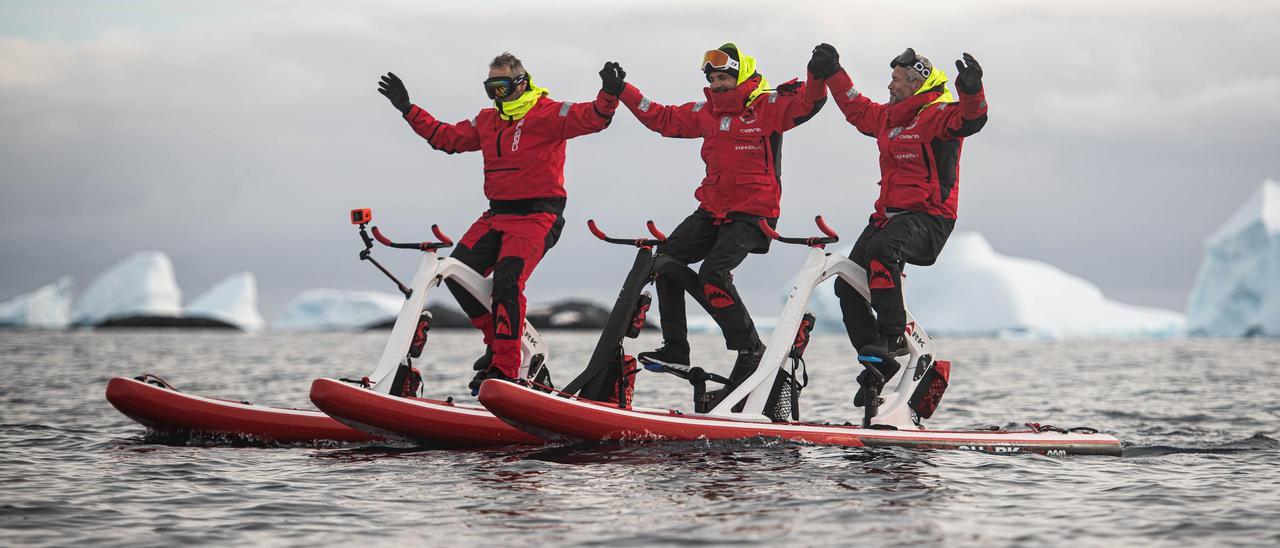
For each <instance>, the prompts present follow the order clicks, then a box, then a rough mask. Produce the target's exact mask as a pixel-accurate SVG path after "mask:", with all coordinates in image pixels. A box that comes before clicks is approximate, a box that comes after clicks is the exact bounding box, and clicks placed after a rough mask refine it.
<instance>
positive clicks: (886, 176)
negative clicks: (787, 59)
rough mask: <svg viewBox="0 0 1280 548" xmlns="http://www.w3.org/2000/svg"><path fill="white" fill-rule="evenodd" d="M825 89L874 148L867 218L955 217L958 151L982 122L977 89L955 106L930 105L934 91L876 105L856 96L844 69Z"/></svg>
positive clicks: (980, 95) (982, 107)
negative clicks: (875, 179)
mask: <svg viewBox="0 0 1280 548" xmlns="http://www.w3.org/2000/svg"><path fill="white" fill-rule="evenodd" d="M827 86H828V87H830V88H831V95H832V96H834V97H835V99H836V105H838V106H839V107H840V111H841V112H843V113H844V117H845V119H846V120H848V121H849V123H850V124H853V125H854V127H856V128H858V131H860V132H862V133H863V134H864V135H867V136H869V137H875V138H876V143H877V144H878V145H879V147H880V198H879V199H878V200H876V212H875V213H874V214H873V215H872V219H874V220H877V221H883V220H885V219H887V218H888V217H889V216H890V215H892V214H893V213H899V212H903V211H916V212H921V213H927V214H929V215H934V216H939V217H944V218H947V219H955V218H956V207H957V205H958V204H959V199H960V149H961V146H962V144H963V142H964V138H965V137H968V136H970V135H973V134H974V133H977V132H978V131H979V130H981V129H982V126H983V125H985V124H986V123H987V99H986V96H985V95H984V94H983V92H982V90H979V91H978V93H977V94H975V95H965V94H963V93H960V102H959V103H937V104H932V105H930V104H929V103H931V102H933V101H934V100H935V99H937V98H938V97H939V96H940V95H941V93H939V92H936V91H934V92H925V93H920V94H918V95H913V96H911V97H909V98H907V99H905V100H903V101H902V102H900V103H897V104H893V105H882V104H879V103H876V102H874V101H872V100H870V99H868V98H866V97H865V96H863V95H862V94H861V93H859V92H858V90H857V89H856V88H854V87H853V81H852V80H850V79H849V75H848V74H847V73H845V71H844V70H840V71H839V72H836V74H835V75H834V76H832V77H831V78H829V79H828V80H827ZM925 105H928V106H925ZM922 107H923V108H922Z"/></svg>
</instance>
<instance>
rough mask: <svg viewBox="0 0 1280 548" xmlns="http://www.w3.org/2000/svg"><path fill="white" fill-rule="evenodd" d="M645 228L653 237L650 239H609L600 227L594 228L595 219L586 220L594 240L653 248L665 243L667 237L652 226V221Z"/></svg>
mask: <svg viewBox="0 0 1280 548" xmlns="http://www.w3.org/2000/svg"><path fill="white" fill-rule="evenodd" d="M647 226H648V227H649V233H650V234H652V235H653V236H654V237H653V238H652V239H650V238H632V239H627V238H610V237H609V235H608V234H605V233H604V231H603V230H600V227H598V226H596V220H595V219H587V228H588V229H590V230H591V234H593V235H595V237H596V238H599V239H600V240H602V241H605V242H608V243H611V244H618V245H629V246H634V247H653V246H655V245H658V244H663V243H666V242H667V236H666V235H665V234H663V233H662V232H661V231H659V230H658V227H657V226H656V225H654V224H653V221H649V222H648V223H647Z"/></svg>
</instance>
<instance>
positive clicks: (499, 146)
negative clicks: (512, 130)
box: [493, 122, 511, 158]
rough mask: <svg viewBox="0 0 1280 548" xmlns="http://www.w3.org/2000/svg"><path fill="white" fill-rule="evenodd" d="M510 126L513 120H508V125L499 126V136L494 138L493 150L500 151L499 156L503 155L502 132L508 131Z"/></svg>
mask: <svg viewBox="0 0 1280 548" xmlns="http://www.w3.org/2000/svg"><path fill="white" fill-rule="evenodd" d="M508 127H511V122H507V126H506V127H500V128H498V136H497V137H496V138H494V142H493V150H494V152H497V153H498V157H499V158H501V157H502V132H504V131H506V130H507V128H508Z"/></svg>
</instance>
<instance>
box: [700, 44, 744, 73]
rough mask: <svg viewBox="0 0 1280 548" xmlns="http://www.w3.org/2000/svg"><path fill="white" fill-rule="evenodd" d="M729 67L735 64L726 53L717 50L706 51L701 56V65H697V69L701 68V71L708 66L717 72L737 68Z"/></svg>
mask: <svg viewBox="0 0 1280 548" xmlns="http://www.w3.org/2000/svg"><path fill="white" fill-rule="evenodd" d="M731 65H737V63H735V62H733V58H731V57H729V54H728V53H725V52H723V51H720V50H718V49H713V50H709V51H707V52H706V53H704V54H703V55H702V64H701V65H699V68H701V69H702V70H706V69H707V67H708V66H709V67H711V68H713V69H717V70H724V69H727V68H738V67H736V66H731Z"/></svg>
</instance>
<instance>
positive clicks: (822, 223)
mask: <svg viewBox="0 0 1280 548" xmlns="http://www.w3.org/2000/svg"><path fill="white" fill-rule="evenodd" d="M813 222H815V223H818V230H821V231H822V233H823V234H826V235H827V236H830V237H832V238H836V239H840V235H839V234H836V231H835V230H833V229H832V228H831V227H830V226H827V222H826V221H824V220H823V219H822V215H818V216H817V217H814V218H813Z"/></svg>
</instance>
